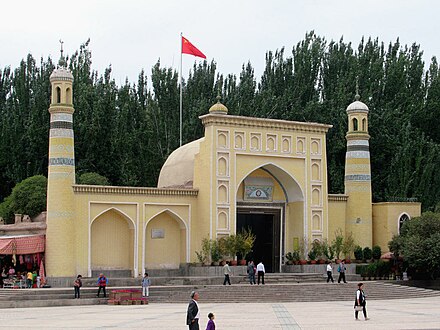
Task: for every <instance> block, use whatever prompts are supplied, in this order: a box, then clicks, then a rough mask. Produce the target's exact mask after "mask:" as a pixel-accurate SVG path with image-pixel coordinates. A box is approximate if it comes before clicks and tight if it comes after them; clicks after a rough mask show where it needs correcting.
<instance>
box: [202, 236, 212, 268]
mask: <svg viewBox="0 0 440 330" xmlns="http://www.w3.org/2000/svg"><path fill="white" fill-rule="evenodd" d="M201 252H202V255H203V261H201V262H203V264H204V265H205V266H210V265H211V262H210V261H209V257H211V240H210V239H209V238H207V237H205V238H204V239H202V251H201Z"/></svg>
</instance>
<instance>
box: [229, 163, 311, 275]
mask: <svg viewBox="0 0 440 330" xmlns="http://www.w3.org/2000/svg"><path fill="white" fill-rule="evenodd" d="M236 200H237V205H236V210H237V214H236V232H240V231H241V230H243V229H250V230H251V231H252V232H253V233H254V234H255V236H256V240H255V243H254V248H253V251H252V252H251V253H250V254H249V255H248V256H247V259H248V260H249V259H253V260H254V261H255V262H256V263H258V262H260V261H262V262H263V263H264V265H265V268H266V272H279V271H280V270H281V264H282V256H283V255H284V254H285V252H286V249H288V246H286V245H287V243H286V242H289V241H290V240H291V239H292V236H293V232H294V230H293V228H294V227H297V228H296V231H302V230H303V224H304V213H303V208H304V202H303V200H304V198H303V193H302V191H301V188H300V187H299V185H298V183H297V182H296V181H295V180H294V179H293V178H292V177H291V176H290V175H289V174H288V173H286V172H285V171H284V170H283V169H281V168H279V167H278V166H276V165H274V164H267V165H265V166H262V167H260V168H258V169H255V170H253V171H252V172H251V173H249V174H248V175H247V176H246V178H245V179H244V180H243V181H242V182H241V183H240V185H239V188H238V190H237V196H236Z"/></svg>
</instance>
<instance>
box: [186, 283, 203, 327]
mask: <svg viewBox="0 0 440 330" xmlns="http://www.w3.org/2000/svg"><path fill="white" fill-rule="evenodd" d="M198 300H199V293H198V292H196V291H193V292H191V301H190V302H189V305H188V311H187V312H186V324H187V325H188V326H189V330H199V318H200V312H199V305H198V304H197V301H198Z"/></svg>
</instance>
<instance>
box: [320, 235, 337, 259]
mask: <svg viewBox="0 0 440 330" xmlns="http://www.w3.org/2000/svg"><path fill="white" fill-rule="evenodd" d="M322 252H323V254H324V256H325V257H326V258H327V260H333V258H334V257H335V251H334V250H333V247H332V246H331V245H330V244H328V241H327V240H324V242H323V245H322Z"/></svg>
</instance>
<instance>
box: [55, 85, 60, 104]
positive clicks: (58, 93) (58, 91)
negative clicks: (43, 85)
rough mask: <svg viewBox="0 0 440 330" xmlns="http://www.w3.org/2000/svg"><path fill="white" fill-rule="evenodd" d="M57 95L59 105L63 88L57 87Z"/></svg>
mask: <svg viewBox="0 0 440 330" xmlns="http://www.w3.org/2000/svg"><path fill="white" fill-rule="evenodd" d="M56 94H57V103H61V88H59V87H57V89H56Z"/></svg>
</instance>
